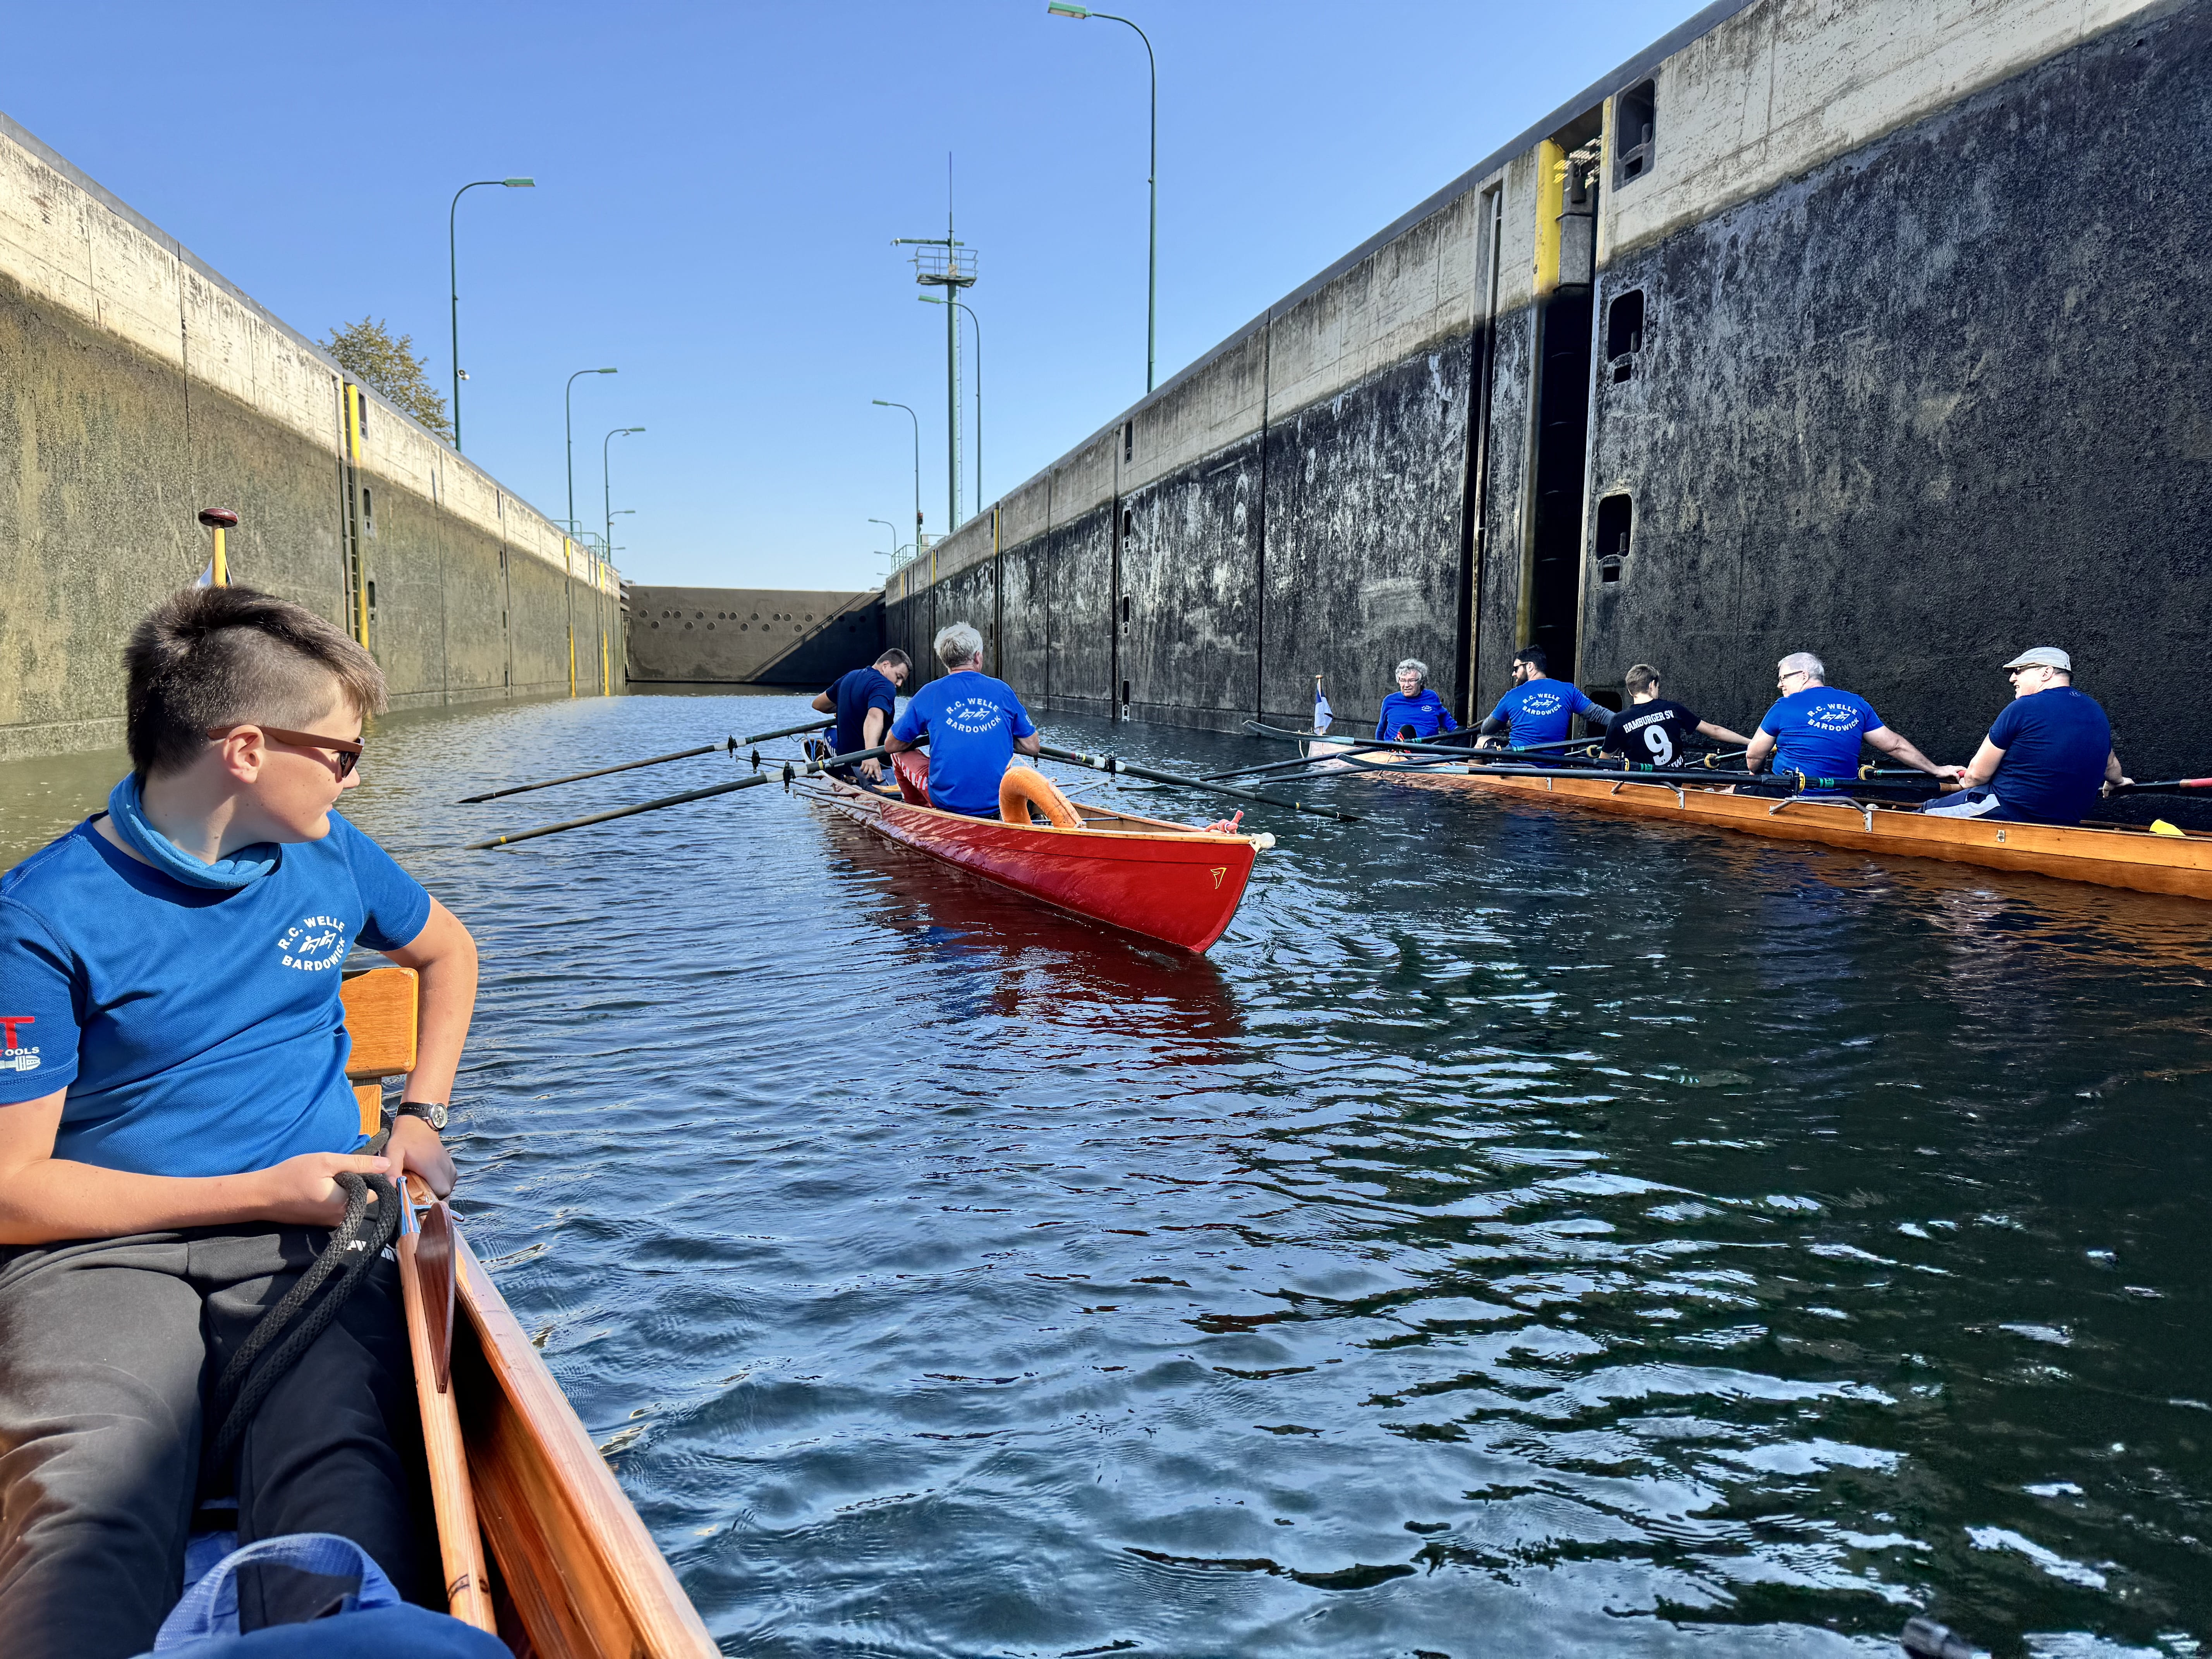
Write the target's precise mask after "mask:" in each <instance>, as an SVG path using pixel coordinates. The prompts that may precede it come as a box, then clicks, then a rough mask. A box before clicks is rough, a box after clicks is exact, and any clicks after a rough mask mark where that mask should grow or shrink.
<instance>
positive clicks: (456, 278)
mask: <svg viewBox="0 0 2212 1659" xmlns="http://www.w3.org/2000/svg"><path fill="white" fill-rule="evenodd" d="M483 185H505V186H506V187H507V189H509V190H535V189H537V188H538V181H537V180H536V179H477V180H476V181H475V182H474V183H471V184H466V185H462V186H461V187H460V188H459V190H457V191H454V192H453V205H452V206H451V207H449V208H447V210H446V273H447V276H449V277H451V278H452V283H451V289H452V295H453V453H455V454H456V455H458V454H459V453H461V380H462V378H463V377H462V374H461V266H460V256H459V253H458V252H456V251H455V248H454V243H453V216H454V215H455V214H457V213H459V211H460V210H461V197H464V196H465V195H467V194H468V193H469V192H470V191H472V190H477V189H480V188H481V187H483Z"/></svg>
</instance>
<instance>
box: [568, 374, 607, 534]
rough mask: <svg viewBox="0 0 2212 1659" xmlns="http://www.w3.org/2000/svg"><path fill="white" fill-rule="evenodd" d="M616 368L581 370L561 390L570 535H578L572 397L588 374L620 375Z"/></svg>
mask: <svg viewBox="0 0 2212 1659" xmlns="http://www.w3.org/2000/svg"><path fill="white" fill-rule="evenodd" d="M621 372H622V371H621V370H620V369H614V368H580V369H578V370H577V371H576V372H575V373H574V374H571V375H570V376H569V377H568V385H567V386H563V387H562V388H561V429H562V433H563V434H564V435H565V436H566V438H567V440H568V533H569V535H571V536H574V534H575V533H576V404H575V399H574V397H573V396H572V395H571V394H572V393H573V392H574V391H575V390H576V382H577V381H578V380H581V379H582V378H583V377H584V376H585V375H586V374H620V373H621Z"/></svg>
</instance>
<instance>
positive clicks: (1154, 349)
mask: <svg viewBox="0 0 2212 1659" xmlns="http://www.w3.org/2000/svg"><path fill="white" fill-rule="evenodd" d="M1045 10H1046V12H1047V13H1048V14H1049V15H1052V16H1054V17H1068V18H1073V19H1074V20H1075V21H1078V22H1081V21H1086V20H1088V19H1090V18H1093V17H1096V18H1099V19H1101V20H1103V21H1106V22H1109V23H1122V24H1127V27H1130V28H1133V29H1137V39H1139V40H1142V41H1143V42H1144V43H1145V61H1146V63H1147V64H1150V65H1151V66H1152V177H1151V178H1150V179H1146V184H1147V185H1150V186H1151V189H1152V252H1151V255H1150V258H1149V259H1148V261H1147V265H1148V270H1147V271H1146V277H1145V390H1146V392H1148V393H1149V392H1151V391H1152V366H1153V362H1154V361H1155V359H1156V357H1157V356H1158V348H1159V316H1160V64H1159V60H1158V58H1155V57H1153V55H1152V37H1151V36H1149V35H1147V34H1146V33H1145V32H1144V30H1142V29H1139V28H1137V26H1136V25H1135V24H1134V23H1131V22H1130V21H1129V20H1128V19H1127V18H1126V17H1116V16H1115V15H1114V14H1113V13H1112V12H1110V11H1089V10H1086V9H1085V8H1083V7H1081V6H1072V5H1069V4H1068V3H1066V0H1051V3H1049V4H1048V5H1047V6H1046V7H1045Z"/></svg>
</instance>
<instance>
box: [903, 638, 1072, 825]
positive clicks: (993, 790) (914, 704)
mask: <svg viewBox="0 0 2212 1659" xmlns="http://www.w3.org/2000/svg"><path fill="white" fill-rule="evenodd" d="M932 647H933V649H934V650H935V651H936V653H937V660H938V661H939V662H940V663H943V664H944V665H945V673H944V675H943V677H942V678H938V679H933V680H932V681H931V682H930V683H929V684H927V685H925V686H923V687H922V688H921V690H919V691H917V692H915V694H914V696H911V697H909V698H908V700H907V705H906V713H904V714H901V715H900V716H899V717H898V719H897V720H895V721H893V722H892V724H891V730H890V736H889V737H887V738H884V748H885V749H887V750H890V752H891V753H892V754H894V755H896V754H897V753H898V752H899V751H900V750H902V749H918V748H920V747H921V744H922V743H923V742H924V741H925V740H927V743H928V744H929V804H930V805H932V806H934V807H938V808H940V809H941V810H943V811H947V812H958V813H960V814H962V815H963V817H971V818H995V817H998V816H999V781H1000V779H1001V778H1002V777H1004V776H1005V775H1006V763H1007V762H1009V761H1011V760H1012V759H1013V757H1015V756H1016V755H1018V754H1021V755H1034V754H1036V752H1037V751H1038V750H1041V749H1042V747H1043V746H1044V739H1043V738H1041V737H1039V736H1038V735H1037V729H1036V723H1035V722H1034V721H1032V720H1030V711H1029V710H1028V709H1026V708H1023V707H1022V700H1021V699H1020V698H1019V697H1018V696H1015V695H1014V688H1013V687H1012V686H1011V685H1008V684H1006V682H1005V681H1004V680H998V679H993V678H991V676H989V675H988V674H986V673H985V672H984V671H983V636H982V635H981V634H978V633H977V632H976V631H975V629H973V628H971V627H969V625H968V624H967V623H964V622H963V623H953V624H952V625H951V627H949V628H941V629H938V631H937V638H936V639H935V640H934V641H933V642H932Z"/></svg>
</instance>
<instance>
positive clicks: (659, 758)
mask: <svg viewBox="0 0 2212 1659" xmlns="http://www.w3.org/2000/svg"><path fill="white" fill-rule="evenodd" d="M745 741H746V742H748V743H750V742H751V741H752V739H751V738H746V739H745ZM737 746H738V745H737V741H736V739H734V738H723V739H722V741H721V742H720V743H703V744H700V745H699V747H697V748H696V749H679V750H677V751H676V752H675V753H674V754H672V755H655V756H654V757H653V758H652V759H651V760H636V761H624V762H623V763H622V764H621V765H620V766H602V767H600V768H599V769H598V770H597V771H594V772H571V773H569V774H568V776H567V777H565V778H547V779H546V780H545V781H544V782H542V783H518V784H515V785H514V786H513V787H511V788H507V789H492V790H488V791H486V792H485V793H483V794H481V795H464V796H462V797H461V799H460V805H463V806H474V805H476V804H477V802H479V801H487V800H497V799H499V798H500V797H501V795H526V794H528V793H530V792H531V791H532V790H533V789H550V788H551V787H553V786H554V785H555V784H556V783H580V782H582V781H584V780H585V779H586V778H604V777H605V776H606V775H608V774H610V773H612V772H635V771H636V770H637V769H638V768H639V767H641V766H665V765H666V764H667V763H669V762H670V761H680V760H690V758H691V757H693V756H694V755H711V754H713V753H714V751H715V750H718V749H735V748H736V747H737Z"/></svg>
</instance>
